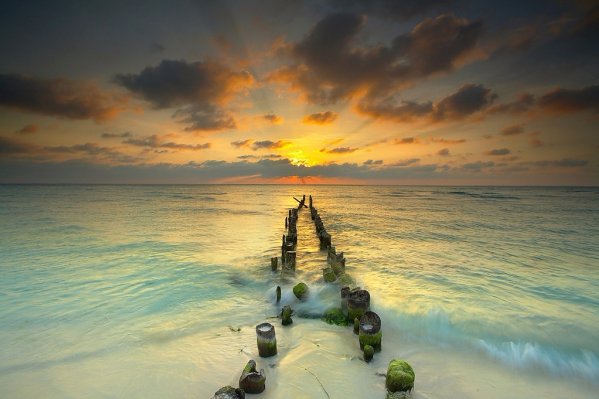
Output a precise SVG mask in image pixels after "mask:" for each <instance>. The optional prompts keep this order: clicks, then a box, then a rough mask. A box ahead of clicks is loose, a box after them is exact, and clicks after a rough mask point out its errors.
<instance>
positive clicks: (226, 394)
mask: <svg viewBox="0 0 599 399" xmlns="http://www.w3.org/2000/svg"><path fill="white" fill-rule="evenodd" d="M212 399H245V392H244V391H243V389H240V388H233V387H232V386H230V385H227V386H226V387H222V388H221V389H219V390H218V391H216V392H215V393H214V396H213V397H212Z"/></svg>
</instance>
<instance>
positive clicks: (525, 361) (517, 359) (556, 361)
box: [476, 339, 599, 384]
mask: <svg viewBox="0 0 599 399" xmlns="http://www.w3.org/2000/svg"><path fill="white" fill-rule="evenodd" d="M476 346H477V347H478V348H479V349H481V350H482V351H483V352H484V353H486V354H487V355H488V356H490V357H492V358H493V359H496V360H499V361H500V362H502V363H504V364H507V365H509V366H512V367H516V368H519V369H530V368H540V369H542V370H545V371H548V372H550V373H551V374H553V375H556V376H561V377H564V376H567V377H579V378H583V379H585V380H588V381H591V382H594V383H595V384H598V383H599V357H597V355H596V354H595V353H593V352H591V351H588V350H581V351H579V352H578V353H573V354H570V353H565V352H561V351H558V350H555V349H551V348H548V347H544V346H542V345H539V344H537V343H531V342H501V343H498V344H497V343H492V342H488V341H485V340H483V339H478V340H477V341H476Z"/></svg>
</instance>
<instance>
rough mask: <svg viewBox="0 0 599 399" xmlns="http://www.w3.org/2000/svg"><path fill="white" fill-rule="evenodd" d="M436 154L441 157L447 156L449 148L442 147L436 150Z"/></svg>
mask: <svg viewBox="0 0 599 399" xmlns="http://www.w3.org/2000/svg"><path fill="white" fill-rule="evenodd" d="M437 155H441V156H442V157H447V156H449V148H443V149H441V150H439V151H437Z"/></svg>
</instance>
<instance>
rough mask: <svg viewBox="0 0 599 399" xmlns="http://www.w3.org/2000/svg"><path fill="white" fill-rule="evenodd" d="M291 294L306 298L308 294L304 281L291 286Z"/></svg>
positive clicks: (298, 297)
mask: <svg viewBox="0 0 599 399" xmlns="http://www.w3.org/2000/svg"><path fill="white" fill-rule="evenodd" d="M293 295H295V296H296V298H297V299H301V300H303V299H306V297H307V296H308V286H307V285H306V284H305V283H299V284H297V285H296V286H295V287H293Z"/></svg>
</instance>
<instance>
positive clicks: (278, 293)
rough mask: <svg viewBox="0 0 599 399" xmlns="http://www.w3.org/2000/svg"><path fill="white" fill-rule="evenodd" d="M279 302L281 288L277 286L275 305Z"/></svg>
mask: <svg viewBox="0 0 599 399" xmlns="http://www.w3.org/2000/svg"><path fill="white" fill-rule="evenodd" d="M279 302H281V287H280V286H278V285H277V303H279Z"/></svg>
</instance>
